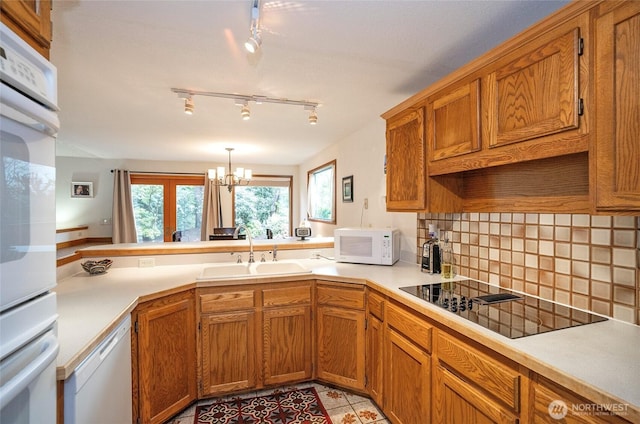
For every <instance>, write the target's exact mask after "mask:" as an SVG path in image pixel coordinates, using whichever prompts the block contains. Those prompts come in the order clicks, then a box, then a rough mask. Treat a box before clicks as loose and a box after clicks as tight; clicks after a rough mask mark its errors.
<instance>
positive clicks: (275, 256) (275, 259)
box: [273, 244, 278, 262]
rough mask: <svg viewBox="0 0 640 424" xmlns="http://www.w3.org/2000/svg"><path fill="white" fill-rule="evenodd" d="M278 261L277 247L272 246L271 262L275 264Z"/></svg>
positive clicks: (275, 245)
mask: <svg viewBox="0 0 640 424" xmlns="http://www.w3.org/2000/svg"><path fill="white" fill-rule="evenodd" d="M277 261H278V245H277V244H274V245H273V262H277Z"/></svg>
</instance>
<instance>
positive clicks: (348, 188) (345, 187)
mask: <svg viewBox="0 0 640 424" xmlns="http://www.w3.org/2000/svg"><path fill="white" fill-rule="evenodd" d="M342 201H343V202H353V175H349V176H348V177H344V178H343V179H342Z"/></svg>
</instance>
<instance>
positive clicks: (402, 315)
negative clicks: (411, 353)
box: [387, 305, 433, 353]
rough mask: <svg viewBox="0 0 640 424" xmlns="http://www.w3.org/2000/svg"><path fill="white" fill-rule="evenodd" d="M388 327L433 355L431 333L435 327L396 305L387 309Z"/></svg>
mask: <svg viewBox="0 0 640 424" xmlns="http://www.w3.org/2000/svg"><path fill="white" fill-rule="evenodd" d="M387 325H388V326H389V327H390V328H394V329H395V330H396V331H398V332H399V333H402V334H403V335H404V336H405V337H406V338H408V339H409V340H411V341H412V342H413V343H415V344H417V345H418V346H420V347H421V348H423V349H424V350H425V351H426V352H428V353H431V331H432V329H433V327H432V326H431V325H430V324H428V323H427V322H426V321H424V320H422V319H420V318H418V317H416V316H415V315H413V314H410V313H409V312H406V311H404V310H402V309H400V308H398V307H396V306H394V305H389V307H388V308H387Z"/></svg>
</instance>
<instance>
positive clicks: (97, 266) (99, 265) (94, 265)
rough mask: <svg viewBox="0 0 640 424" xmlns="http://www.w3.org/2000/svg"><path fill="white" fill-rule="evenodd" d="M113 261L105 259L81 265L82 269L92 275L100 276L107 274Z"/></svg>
mask: <svg viewBox="0 0 640 424" xmlns="http://www.w3.org/2000/svg"><path fill="white" fill-rule="evenodd" d="M112 263H113V261H112V260H111V259H103V260H101V261H86V262H83V263H81V264H80V265H82V269H84V270H85V271H87V272H88V273H89V274H91V275H99V274H104V273H105V272H107V270H108V269H109V267H110V266H111V264H112Z"/></svg>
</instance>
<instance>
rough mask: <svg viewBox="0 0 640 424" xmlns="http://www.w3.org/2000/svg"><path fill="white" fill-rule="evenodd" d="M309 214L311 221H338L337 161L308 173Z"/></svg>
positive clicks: (333, 222) (332, 222)
mask: <svg viewBox="0 0 640 424" xmlns="http://www.w3.org/2000/svg"><path fill="white" fill-rule="evenodd" d="M307 195H308V197H309V199H308V206H307V208H308V209H307V216H308V218H309V220H310V221H320V222H326V223H330V224H335V223H336V161H335V160H333V161H331V162H329V163H325V164H324V165H322V166H319V167H318V168H315V169H312V170H311V171H309V172H308V173H307Z"/></svg>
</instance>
